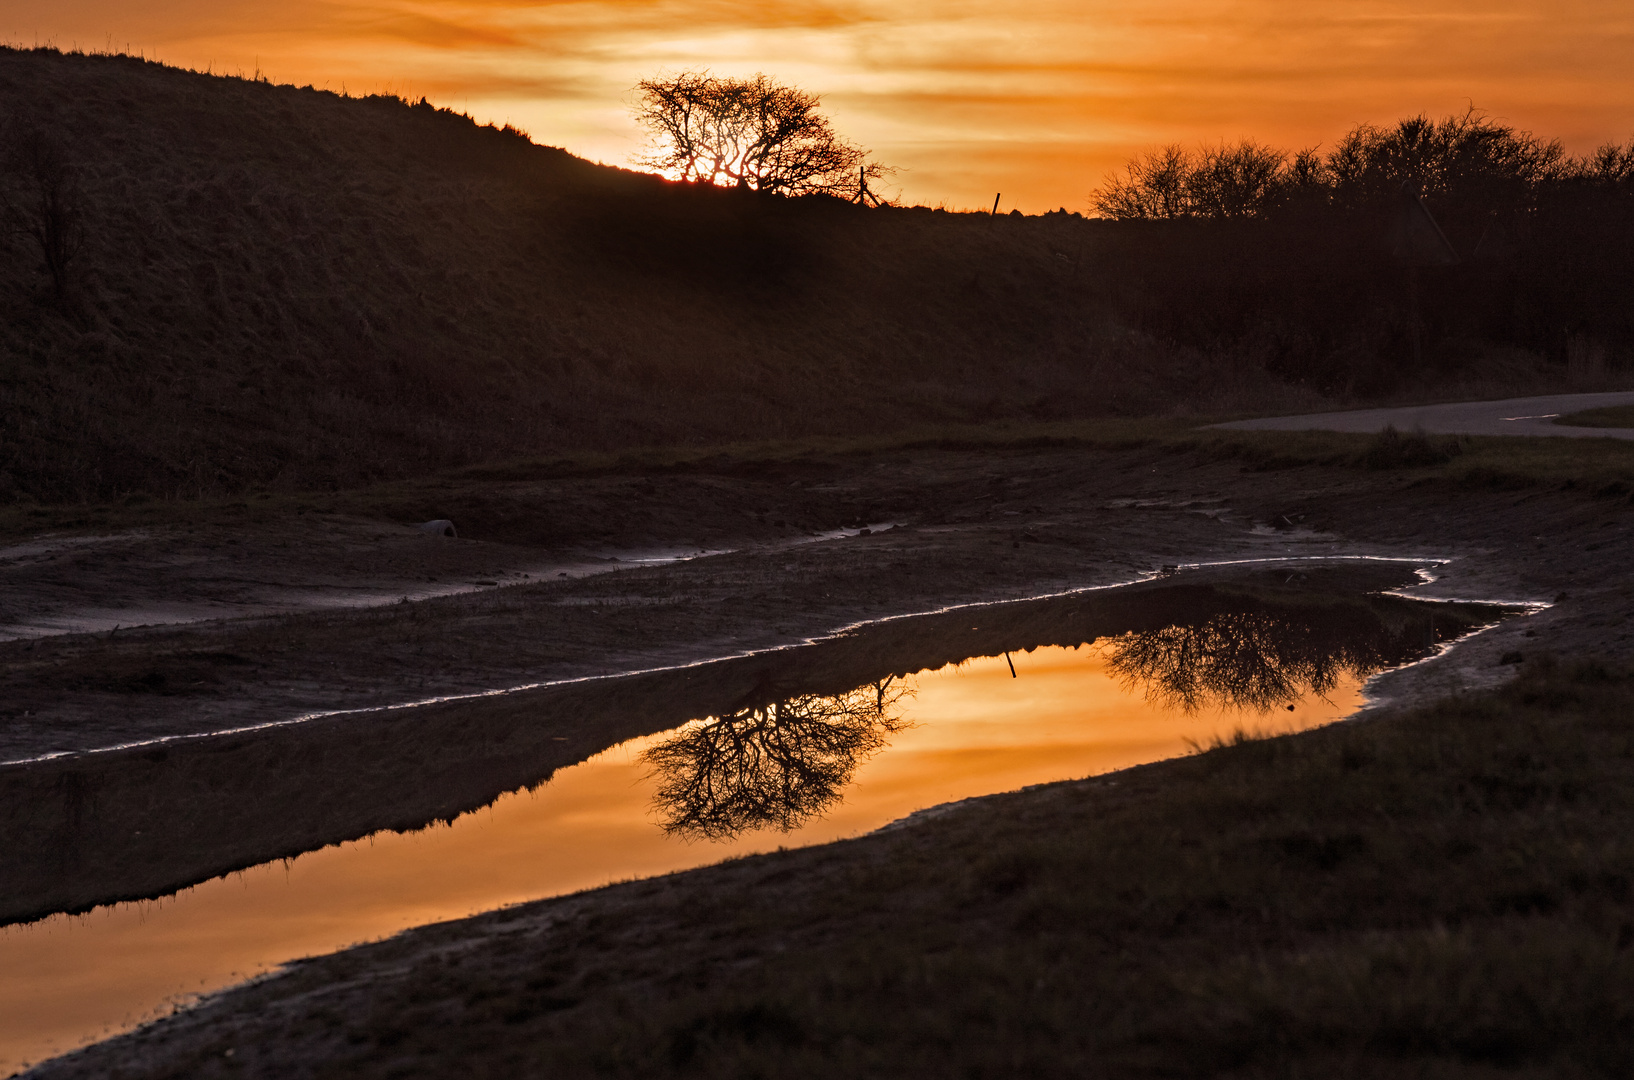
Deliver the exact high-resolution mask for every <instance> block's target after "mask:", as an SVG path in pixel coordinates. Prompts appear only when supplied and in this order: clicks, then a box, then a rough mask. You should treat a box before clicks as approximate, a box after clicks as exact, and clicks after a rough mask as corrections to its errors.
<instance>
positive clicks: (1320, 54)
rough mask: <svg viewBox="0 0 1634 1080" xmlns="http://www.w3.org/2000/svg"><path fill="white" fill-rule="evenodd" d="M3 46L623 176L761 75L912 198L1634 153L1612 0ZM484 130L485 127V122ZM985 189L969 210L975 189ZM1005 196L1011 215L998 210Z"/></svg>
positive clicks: (172, 7)
mask: <svg viewBox="0 0 1634 1080" xmlns="http://www.w3.org/2000/svg"><path fill="white" fill-rule="evenodd" d="M7 6H8V9H10V10H8V13H7V15H6V16H0V19H9V20H10V24H9V25H8V24H7V23H5V22H0V33H7V32H10V33H12V34H13V35H15V36H19V37H22V38H23V39H24V40H28V39H29V38H30V37H31V36H32V35H34V34H36V33H38V34H43V35H45V36H51V37H55V38H56V39H57V40H59V41H64V42H66V41H67V40H70V39H77V40H79V41H81V42H87V43H92V44H96V45H101V44H102V43H103V41H104V40H105V39H107V40H111V41H116V42H124V41H130V42H133V43H135V44H136V45H139V46H144V47H146V48H147V51H148V53H149V55H155V54H156V55H158V56H159V57H160V58H161V59H166V60H170V61H172V62H178V63H183V64H188V65H190V66H199V67H202V66H204V64H205V63H207V62H210V63H214V64H215V66H216V70H222V68H223V66H231V65H234V64H236V65H239V66H241V67H243V68H245V69H249V68H250V67H251V66H252V65H258V66H259V67H260V68H261V69H262V70H263V71H266V72H267V73H269V74H270V75H271V76H272V77H273V78H275V79H279V80H282V81H292V82H299V83H306V82H312V83H316V84H319V85H323V84H325V83H327V84H328V85H331V86H339V85H341V84H343V83H344V84H346V85H348V86H349V87H350V88H352V89H354V90H360V89H373V88H381V89H393V90H397V91H399V92H412V93H413V96H419V95H420V94H421V93H424V94H427V95H428V96H431V97H433V99H436V100H441V101H443V102H444V103H447V104H453V105H455V106H456V107H462V108H469V109H470V110H471V111H472V112H473V113H476V114H478V115H479V116H480V118H482V119H495V120H501V121H503V120H507V119H512V120H519V121H522V122H524V124H525V126H527V127H528V128H529V129H530V130H531V131H533V132H534V133H535V134H536V136H538V137H539V138H541V139H542V140H543V141H548V142H555V143H560V144H564V145H566V146H567V147H568V148H569V149H573V150H575V151H578V152H582V153H585V154H587V155H589V156H592V157H600V158H603V159H605V160H612V161H619V160H623V159H624V157H625V156H626V155H627V154H628V153H629V152H630V151H631V149H633V147H634V141H633V140H634V137H635V133H634V129H633V127H632V126H631V125H630V122H629V119H628V116H627V112H626V98H627V96H628V92H629V88H630V87H631V86H633V85H634V83H635V81H636V80H637V79H639V78H641V77H642V76H644V75H648V74H651V73H652V72H653V71H656V70H658V69H660V68H666V67H667V68H671V69H675V68H681V67H709V68H712V69H714V70H717V71H721V72H724V73H749V72H753V71H766V72H768V73H771V74H774V75H777V76H778V77H780V78H783V79H786V80H788V81H792V82H797V83H799V84H800V85H802V86H805V87H807V88H808V89H812V90H815V91H818V92H819V93H821V94H823V96H824V102H825V107H826V108H827V109H828V110H829V111H830V112H831V114H832V115H833V116H834V117H835V119H836V122H837V123H838V124H839V125H840V126H841V128H842V130H844V131H845V132H846V133H847V134H848V135H850V136H851V137H852V138H855V139H856V140H857V141H859V142H860V143H862V144H864V145H867V146H870V147H871V148H872V149H873V150H874V151H875V153H876V155H877V156H878V157H879V158H880V159H882V160H885V161H888V162H895V163H899V164H903V165H906V166H908V171H906V172H904V174H903V175H902V177H901V178H900V182H901V183H902V184H903V186H904V189H905V191H906V193H907V195H908V196H909V197H910V198H917V199H923V200H925V201H930V202H936V201H941V200H944V199H945V200H947V201H949V202H953V203H956V204H957V203H967V204H970V205H974V204H976V203H980V202H990V200H991V193H992V190H996V189H997V188H998V187H999V185H1000V184H1001V183H1002V185H1004V188H1003V189H1004V190H1006V191H1007V192H1012V191H1013V192H1014V193H1015V197H1016V198H1017V199H1018V200H1019V201H1020V202H1021V205H1022V206H1023V208H1034V209H1038V208H1045V207H1054V206H1057V205H1062V204H1065V205H1068V206H1069V207H1070V206H1082V205H1083V204H1084V202H1085V200H1086V197H1087V188H1088V187H1092V186H1093V185H1094V183H1096V182H1098V181H1099V178H1100V177H1101V176H1102V175H1103V174H1104V173H1105V172H1107V171H1109V170H1110V169H1112V168H1114V167H1116V166H1117V165H1118V164H1120V163H1121V161H1122V160H1123V158H1124V157H1126V156H1128V154H1130V153H1132V152H1134V151H1135V150H1138V149H1139V148H1140V147H1142V146H1146V145H1151V144H1153V143H1158V142H1170V141H1182V142H1201V141H1212V140H1217V139H1219V138H1234V137H1237V136H1239V135H1253V136H1255V137H1258V138H1261V139H1263V140H1265V141H1269V142H1272V143H1275V144H1278V145H1284V146H1301V145H1309V144H1311V143H1314V142H1325V141H1331V140H1332V139H1333V138H1335V137H1336V136H1337V135H1338V134H1340V133H1341V132H1342V131H1344V130H1345V129H1346V128H1348V127H1349V126H1350V125H1352V124H1354V123H1356V122H1361V121H1386V120H1389V119H1392V118H1394V117H1395V116H1399V115H1402V114H1403V113H1408V112H1418V111H1421V110H1422V111H1428V112H1432V113H1437V112H1450V111H1456V110H1458V109H1461V108H1463V107H1465V105H1466V102H1473V103H1474V104H1475V105H1477V106H1480V107H1483V108H1485V109H1488V110H1489V111H1491V112H1492V113H1494V114H1496V115H1501V116H1503V117H1505V118H1506V119H1508V120H1509V121H1510V122H1513V123H1517V124H1519V125H1521V126H1523V127H1530V128H1533V129H1534V130H1537V131H1539V132H1541V133H1547V134H1550V135H1560V136H1562V137H1564V138H1565V139H1566V140H1567V142H1568V145H1569V146H1571V147H1572V148H1573V149H1576V150H1586V149H1588V148H1589V147H1591V146H1592V145H1594V144H1595V143H1597V142H1600V141H1604V140H1607V139H1621V138H1626V137H1627V136H1628V134H1629V131H1628V130H1626V129H1628V128H1629V127H1630V125H1631V121H1629V119H1628V117H1629V116H1630V115H1634V65H1630V64H1629V63H1628V62H1627V57H1628V56H1630V55H1634V9H1629V8H1628V7H1627V5H1626V3H1625V2H1624V0H1616V2H1613V0H1555V2H1553V3H1551V4H1550V5H1548V6H1547V7H1544V6H1542V5H1539V4H1537V3H1536V2H1535V0H1416V2H1414V0H1309V2H1307V3H1304V4H1298V5H1293V4H1288V3H1286V2H1283V0H1034V2H1033V3H1030V4H1028V5H1026V6H1025V7H1022V8H1000V7H998V6H996V5H993V4H991V3H990V2H985V0H984V2H982V3H977V2H976V0H897V2H892V3H885V2H882V0H819V2H797V0H765V2H761V0H530V2H526V3H524V2H518V0H285V2H282V3H279V4H267V3H265V2H264V0H211V2H205V0H164V2H160V0H136V2H119V3H115V2H113V0H11V2H10V3H9V4H8V5H7ZM484 110H486V113H484ZM984 191H985V192H986V194H985V195H983V194H982V192H984ZM1006 198H1007V200H1008V199H1009V198H1010V196H1009V195H1008V194H1007V196H1006Z"/></svg>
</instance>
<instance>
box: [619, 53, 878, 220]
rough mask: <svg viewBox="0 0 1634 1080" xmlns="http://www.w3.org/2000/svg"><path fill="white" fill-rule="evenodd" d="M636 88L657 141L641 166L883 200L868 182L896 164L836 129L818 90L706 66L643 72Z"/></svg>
mask: <svg viewBox="0 0 1634 1080" xmlns="http://www.w3.org/2000/svg"><path fill="white" fill-rule="evenodd" d="M636 91H637V93H638V95H639V96H638V98H637V101H636V105H635V118H636V121H637V122H638V123H639V124H640V125H641V126H642V127H644V128H646V129H647V132H648V133H649V135H650V136H651V138H652V142H653V151H652V153H650V154H647V155H644V156H642V157H640V158H638V159H637V160H638V162H639V163H640V164H642V165H645V166H648V167H649V168H654V169H657V170H659V171H660V172H664V173H666V174H668V175H671V176H674V177H675V178H676V179H679V180H687V181H693V182H700V183H706V184H715V185H719V186H722V187H740V188H747V189H749V190H752V191H763V192H768V193H771V194H776V195H810V194H817V193H821V194H827V195H834V196H837V197H839V198H842V199H848V200H852V201H857V202H874V203H878V202H882V201H883V200H882V199H881V198H880V197H879V196H878V195H877V194H876V193H875V192H873V191H872V189H871V187H870V184H871V183H872V182H875V181H878V180H880V179H882V178H883V177H884V176H885V175H887V173H888V172H889V171H890V170H888V169H885V168H883V167H882V166H880V165H878V164H876V163H873V162H870V161H868V151H866V150H864V149H862V148H861V147H858V146H856V145H854V144H852V143H850V142H848V141H846V140H845V139H843V138H841V137H840V135H839V134H838V133H836V132H835V130H834V126H833V125H832V124H831V123H830V122H829V120H828V118H827V117H825V116H823V115H822V113H820V112H818V111H817V110H818V106H820V105H821V104H822V100H821V99H820V98H819V97H818V96H817V95H816V94H813V93H810V92H808V91H805V90H801V89H799V88H798V87H793V86H785V85H783V84H781V83H779V82H777V81H776V80H775V79H772V78H771V77H769V76H767V75H760V74H757V75H754V76H752V77H750V78H747V79H734V78H721V77H717V76H714V75H711V74H710V73H709V72H707V71H683V72H681V73H680V74H678V75H673V76H660V77H657V78H652V79H643V80H642V81H641V82H640V83H638V84H637V86H636Z"/></svg>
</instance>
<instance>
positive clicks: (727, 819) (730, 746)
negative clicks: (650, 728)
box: [642, 678, 913, 840]
mask: <svg viewBox="0 0 1634 1080" xmlns="http://www.w3.org/2000/svg"><path fill="white" fill-rule="evenodd" d="M912 693H913V690H912V688H911V687H910V686H909V685H908V684H907V683H905V682H902V681H900V680H897V679H894V678H892V679H885V680H883V681H881V682H877V683H871V684H869V685H867V686H862V687H858V688H857V689H855V690H852V691H850V692H848V693H844V694H834V695H823V694H801V695H799V696H796V697H791V698H785V699H784V700H782V701H777V702H773V703H771V704H767V705H758V706H754V707H752V708H745V709H740V710H738V711H736V712H733V713H727V714H725V715H722V716H718V717H710V718H708V719H706V720H702V721H698V722H695V723H693V724H689V725H688V726H686V727H684V728H682V729H681V730H680V731H679V732H678V733H677V734H676V735H674V736H673V737H671V738H669V739H666V740H665V741H664V742H661V743H659V744H658V745H656V746H653V747H651V748H649V749H648V750H647V751H646V752H645V753H644V754H642V761H643V762H644V763H646V764H648V765H650V766H652V767H653V775H654V777H655V778H656V780H657V792H656V794H655V795H654V796H653V804H654V805H655V806H656V807H657V808H658V809H659V812H660V813H661V814H662V817H663V821H662V825H663V829H664V831H665V832H666V833H669V834H671V835H675V836H682V837H686V838H688V839H708V840H726V839H730V838H732V837H734V836H737V835H738V834H739V833H742V832H746V831H748V830H751V829H761V828H768V827H770V828H776V829H779V830H781V831H783V832H790V831H791V830H793V829H796V828H799V827H800V826H801V825H804V824H805V823H806V822H808V821H810V820H812V819H813V818H815V817H817V816H818V815H820V814H821V813H823V812H824V811H825V810H827V809H828V808H829V807H831V806H833V805H834V804H835V803H837V802H838V801H839V800H840V795H841V791H842V789H844V787H845V786H846V784H848V783H850V781H851V776H852V774H853V773H855V772H856V769H857V766H858V765H860V764H861V763H862V762H863V761H865V760H867V759H868V757H869V756H871V755H872V754H874V753H876V752H877V751H879V750H881V749H883V748H884V746H885V745H886V742H887V741H888V738H889V736H890V735H892V734H893V733H895V732H897V731H900V730H902V728H903V727H904V726H906V723H905V721H904V720H903V719H902V717H901V715H900V703H901V702H902V700H903V698H905V697H908V696H911V695H912Z"/></svg>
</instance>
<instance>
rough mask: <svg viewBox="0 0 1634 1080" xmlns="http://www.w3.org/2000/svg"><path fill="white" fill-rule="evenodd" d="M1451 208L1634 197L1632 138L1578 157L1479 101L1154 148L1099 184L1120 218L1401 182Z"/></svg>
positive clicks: (1283, 205) (1303, 199)
mask: <svg viewBox="0 0 1634 1080" xmlns="http://www.w3.org/2000/svg"><path fill="white" fill-rule="evenodd" d="M1404 187H1405V188H1406V189H1407V190H1408V191H1410V192H1411V193H1412V194H1415V195H1418V196H1421V197H1423V198H1425V199H1427V200H1431V201H1432V202H1433V203H1434V204H1435V205H1436V206H1437V208H1438V209H1439V210H1440V212H1441V213H1443V214H1446V215H1450V216H1460V217H1461V216H1468V215H1472V214H1473V215H1487V216H1504V215H1518V214H1529V213H1535V212H1538V211H1543V210H1548V209H1554V208H1558V207H1561V206H1562V205H1574V204H1579V203H1583V202H1601V201H1604V200H1614V199H1629V198H1634V139H1631V140H1630V141H1629V142H1628V144H1627V145H1621V144H1617V143H1609V144H1606V145H1603V146H1601V147H1600V148H1599V149H1597V150H1595V151H1594V152H1593V153H1592V154H1589V155H1587V156H1585V157H1572V156H1569V155H1567V154H1566V152H1565V148H1564V147H1563V146H1562V145H1561V143H1560V141H1559V140H1558V139H1544V138H1541V137H1539V136H1536V135H1534V134H1532V133H1531V132H1527V131H1520V130H1517V129H1516V128H1514V127H1513V126H1511V125H1508V124H1502V123H1499V122H1497V121H1495V120H1492V119H1491V118H1489V117H1486V116H1482V115H1481V114H1479V113H1477V112H1474V111H1471V112H1468V113H1465V114H1464V115H1462V116H1447V117H1443V118H1442V119H1440V120H1432V119H1430V118H1429V117H1427V116H1423V115H1419V116H1414V117H1409V118H1407V119H1404V120H1400V121H1398V122H1397V123H1395V124H1393V125H1390V126H1379V125H1373V124H1361V125H1358V126H1357V127H1355V128H1353V129H1352V130H1351V131H1349V132H1348V133H1347V134H1346V135H1345V136H1344V137H1343V138H1341V139H1340V140H1339V141H1338V142H1337V143H1336V144H1335V145H1334V147H1333V149H1331V150H1329V151H1328V152H1327V153H1326V154H1323V153H1320V152H1319V148H1318V147H1310V148H1307V149H1303V150H1298V151H1294V152H1289V151H1286V150H1280V149H1277V148H1275V147H1271V146H1267V145H1264V144H1262V143H1259V142H1256V141H1254V140H1252V139H1243V140H1241V141H1239V142H1237V143H1235V144H1228V143H1222V144H1220V145H1219V146H1217V147H1201V148H1199V149H1197V150H1187V149H1186V148H1184V147H1182V146H1180V145H1177V144H1174V145H1169V146H1164V147H1161V148H1157V149H1153V150H1149V151H1147V152H1146V153H1144V154H1142V155H1141V156H1139V157H1137V158H1135V159H1134V160H1132V161H1130V162H1129V163H1128V164H1127V165H1126V166H1125V168H1124V170H1123V172H1122V173H1119V174H1114V175H1112V176H1109V177H1108V178H1107V181H1106V183H1105V185H1104V186H1103V187H1101V188H1099V189H1098V190H1096V192H1095V193H1094V195H1093V197H1092V202H1093V204H1094V207H1095V210H1096V211H1097V212H1098V213H1099V214H1100V215H1101V216H1103V217H1108V218H1113V219H1115V220H1119V221H1135V220H1140V221H1152V220H1174V219H1184V218H1205V219H1253V218H1258V219H1265V218H1272V217H1277V216H1279V215H1287V214H1289V213H1296V214H1309V213H1312V212H1313V211H1322V210H1330V211H1332V210H1337V211H1365V210H1371V209H1377V208H1380V207H1388V206H1391V205H1393V204H1395V203H1396V202H1397V201H1398V200H1399V197H1400V195H1401V193H1402V191H1403V189H1404Z"/></svg>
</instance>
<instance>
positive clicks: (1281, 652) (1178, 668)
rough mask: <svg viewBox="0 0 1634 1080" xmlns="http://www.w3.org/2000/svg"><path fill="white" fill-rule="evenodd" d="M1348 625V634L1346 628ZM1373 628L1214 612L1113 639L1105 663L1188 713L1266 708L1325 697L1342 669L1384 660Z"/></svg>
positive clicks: (1155, 698) (1370, 667) (1362, 670)
mask: <svg viewBox="0 0 1634 1080" xmlns="http://www.w3.org/2000/svg"><path fill="white" fill-rule="evenodd" d="M1346 631H1348V632H1346ZM1383 634H1384V631H1383V628H1382V627H1380V628H1379V629H1378V630H1377V631H1376V632H1375V633H1374V634H1373V635H1357V634H1356V633H1355V628H1354V627H1353V626H1348V627H1345V628H1344V629H1343V630H1342V631H1340V632H1334V631H1325V630H1324V629H1323V627H1322V626H1321V624H1320V622H1319V621H1317V620H1311V621H1294V620H1291V619H1281V618H1277V617H1275V616H1272V615H1268V614H1265V613H1262V612H1242V613H1237V614H1222V615H1215V616H1213V617H1211V618H1209V619H1208V620H1207V621H1205V622H1203V623H1200V624H1198V625H1195V626H1166V627H1164V628H1163V629H1161V630H1150V631H1137V632H1135V633H1130V634H1125V635H1123V636H1122V637H1119V638H1116V639H1114V640H1113V642H1112V645H1111V649H1110V654H1109V657H1108V666H1109V667H1110V668H1111V669H1112V671H1113V672H1115V673H1116V674H1117V675H1119V676H1120V677H1121V678H1122V679H1123V681H1124V685H1125V686H1128V687H1131V688H1132V687H1134V686H1135V685H1137V684H1140V683H1145V684H1146V698H1147V700H1148V701H1152V702H1154V703H1157V704H1160V705H1163V706H1165V707H1168V708H1179V709H1183V710H1185V711H1186V712H1188V713H1191V712H1196V711H1197V710H1198V709H1200V708H1202V707H1204V706H1205V705H1209V704H1217V705H1220V706H1223V707H1226V708H1235V709H1253V710H1256V711H1259V712H1266V711H1268V710H1270V709H1271V708H1272V707H1274V706H1277V705H1286V704H1290V703H1291V702H1293V701H1294V700H1295V699H1296V698H1298V697H1299V696H1300V695H1301V694H1303V693H1306V692H1310V693H1315V694H1317V695H1319V696H1322V697H1326V696H1327V694H1328V693H1329V692H1330V691H1331V690H1333V688H1334V687H1335V686H1337V685H1338V684H1339V679H1340V677H1341V676H1343V675H1346V674H1353V675H1358V676H1361V675H1368V674H1371V673H1372V672H1374V671H1377V670H1378V669H1379V668H1381V667H1383V666H1384V662H1385V661H1384V655H1383V651H1382V649H1381V645H1382V644H1383V641H1382V640H1380V638H1381V637H1382V635H1383Z"/></svg>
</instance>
